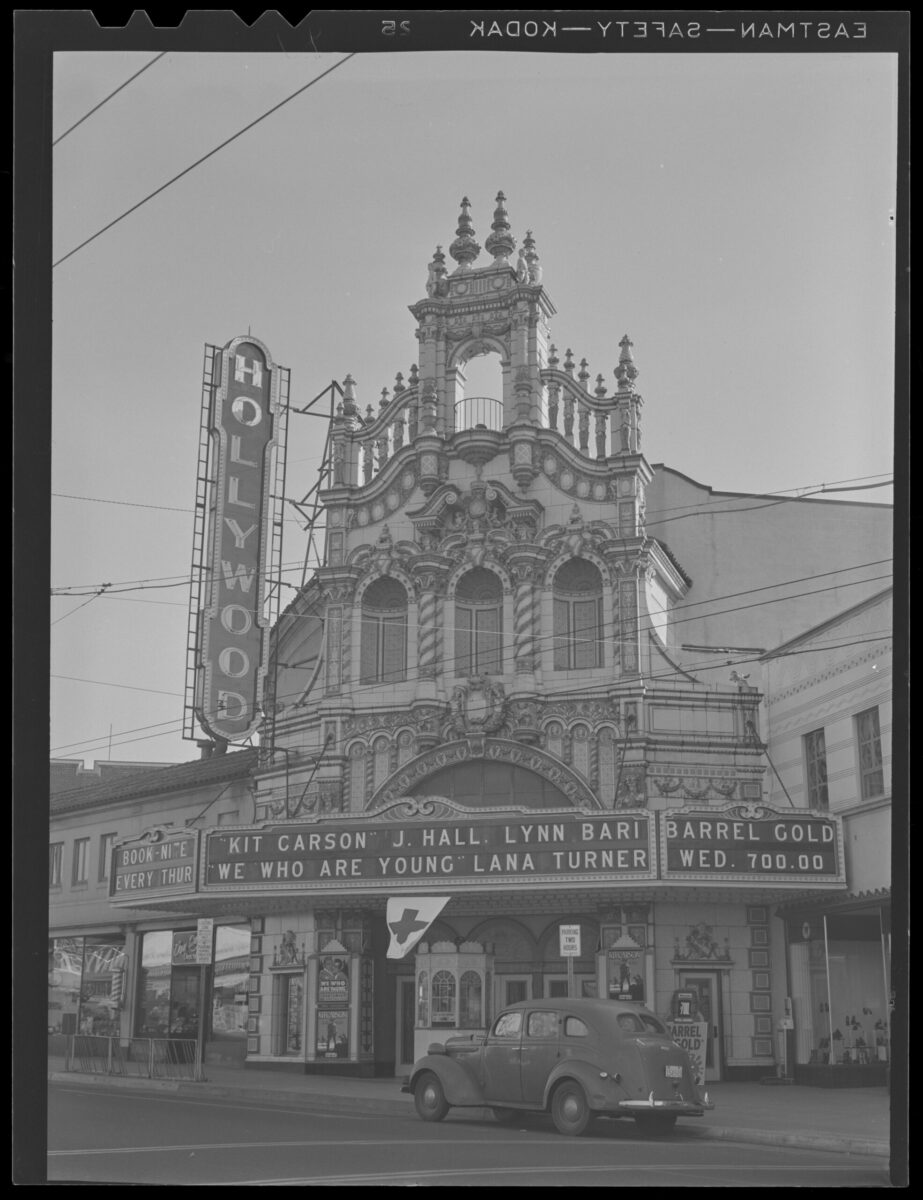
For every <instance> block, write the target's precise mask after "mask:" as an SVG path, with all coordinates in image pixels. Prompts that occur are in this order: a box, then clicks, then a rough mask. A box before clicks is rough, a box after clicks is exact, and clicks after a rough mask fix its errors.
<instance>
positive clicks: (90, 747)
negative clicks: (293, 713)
mask: <svg viewBox="0 0 923 1200" xmlns="http://www.w3.org/2000/svg"><path fill="white" fill-rule="evenodd" d="M890 637H891V635H890V634H887V635H885V636H883V637H870V638H858V639H856V640H854V641H850V642H841V643H840V644H839V645H829V646H824V647H823V650H824V651H829V650H846V649H849V648H851V647H853V646H865V645H869V644H871V643H872V642H881V641H889V640H890ZM820 652H821V649H820V648H818V647H807V648H804V649H801V650H786V651H784V652H783V653H781V654H777V655H775V656H774V657H775V658H791V657H794V656H796V655H799V654H817V653H820ZM752 661H753V660H752V658H740V659H736V660H733V661H730V662H729V663H728V664H727V665H728V666H741V665H743V664H744V663H747V662H752ZM699 665H700V666H701V667H705V666H714V663H713V662H711V663H708V664H706V663H704V662H703V663H702V664H699ZM679 674H685V669H677V670H674V671H662V672H654V673H653V674H651V675H646V676H644V677H643V679H642V680H641V682H642V683H644V682H657V681H658V680H661V679H668V678H671V677H672V676H674V675H679ZM92 682H100V681H99V680H94V681H92ZM113 686H115V685H113ZM123 686H124V685H123ZM372 686H375V687H378V688H380V687H381V686H382V685H381V684H377V685H372ZM612 687H613V681H611V680H610V681H608V682H606V683H599V684H589V685H586V686H583V687H579V688H562V689H559V690H557V691H555V693H554V695H553V696H549V697H548V699H549V701H553V700H556V699H558V698H559V697H562V696H576V695H585V694H586V693H588V692H597V691H600V690H606V691H608V690H611V688H612ZM139 690H146V689H139ZM363 690H369V689H368V688H364V689H363V688H355V689H353V691H354V693H356V692H360V691H363ZM167 694H169V695H173V694H175V693H167ZM299 694H300V693H295V692H293V693H291V694H290V696H284V697H282V698H283V699H290V698H292V697H293V696H295V695H299ZM160 724H164V725H166V724H173V722H167V721H164V722H161V723H160ZM157 727H158V726H157V725H139V726H138V727H137V729H125V730H122V733H135V732H141V731H143V730H146V729H155V728H157ZM182 729H183V723H182V722H180V721H178V722H177V723H176V726H175V728H174V729H166V730H163V731H162V732H161V733H152V734H147V735H145V736H144V737H141V738H125V739H123V740H121V741H116V742H115V743H114V744H115V745H116V746H123V745H130V744H132V743H134V742H143V741H150V740H152V739H154V738H159V737H174V736H175V735H176V734H179V733H181V732H182ZM107 741H108V735H105V734H101V735H100V736H99V737H98V738H89V739H87V740H86V741H85V742H68V743H66V744H65V745H63V746H58V747H55V748H54V749H53V750H52V753H56V752H58V751H60V750H72V752H73V753H75V754H81V753H92V752H93V751H94V750H101V749H103V748H104V747H105V746H106V745H107ZM165 765H166V764H165Z"/></svg>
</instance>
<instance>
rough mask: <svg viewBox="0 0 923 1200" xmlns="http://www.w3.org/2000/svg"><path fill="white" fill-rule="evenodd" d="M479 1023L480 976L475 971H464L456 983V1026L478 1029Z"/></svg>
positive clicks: (480, 1021)
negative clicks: (457, 983)
mask: <svg viewBox="0 0 923 1200" xmlns="http://www.w3.org/2000/svg"><path fill="white" fill-rule="evenodd" d="M481 1024H482V1016H481V977H480V975H479V974H478V973H477V971H465V972H464V974H463V975H462V977H461V982H460V983H459V985H458V1027H459V1029H478V1028H480V1026H481Z"/></svg>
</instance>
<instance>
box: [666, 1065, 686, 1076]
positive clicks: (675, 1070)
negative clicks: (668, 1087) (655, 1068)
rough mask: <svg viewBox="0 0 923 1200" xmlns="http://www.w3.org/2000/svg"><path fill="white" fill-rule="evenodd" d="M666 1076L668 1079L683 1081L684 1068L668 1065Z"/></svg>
mask: <svg viewBox="0 0 923 1200" xmlns="http://www.w3.org/2000/svg"><path fill="white" fill-rule="evenodd" d="M664 1074H665V1075H666V1077H667V1079H682V1077H683V1068H682V1067H679V1066H677V1065H676V1064H675V1063H668V1064H667V1066H666V1067H664Z"/></svg>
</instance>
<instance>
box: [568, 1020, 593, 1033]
mask: <svg viewBox="0 0 923 1200" xmlns="http://www.w3.org/2000/svg"><path fill="white" fill-rule="evenodd" d="M564 1035H565V1037H589V1035H590V1031H589V1029H587V1027H586V1025H584V1023H583V1022H582V1021H581V1020H580V1018H579V1017H565V1018H564Z"/></svg>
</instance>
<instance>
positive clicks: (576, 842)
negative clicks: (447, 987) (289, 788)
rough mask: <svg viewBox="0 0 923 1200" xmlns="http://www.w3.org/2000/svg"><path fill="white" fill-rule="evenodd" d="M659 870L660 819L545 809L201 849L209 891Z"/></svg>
mask: <svg viewBox="0 0 923 1200" xmlns="http://www.w3.org/2000/svg"><path fill="white" fill-rule="evenodd" d="M655 877H656V865H655V862H654V837H653V819H652V817H651V816H650V815H649V814H648V813H639V812H631V813H625V814H623V815H615V814H610V815H608V816H605V817H600V816H596V815H592V816H591V815H582V814H574V813H573V812H568V813H558V812H554V813H549V812H541V813H535V814H528V815H523V814H508V815H506V816H503V817H493V816H491V817H482V816H477V817H476V818H473V819H471V820H468V821H454V820H453V821H445V822H438V823H435V822H434V823H432V824H427V823H425V822H417V821H413V822H409V821H408V822H402V823H397V822H392V821H390V820H389V821H381V820H379V821H375V822H373V821H366V822H362V823H356V822H339V821H338V822H337V823H336V825H335V826H333V825H324V824H321V823H318V824H315V825H308V824H304V825H296V824H285V825H275V826H273V825H267V826H263V827H261V828H258V829H252V828H251V829H247V830H233V829H221V830H213V831H211V832H210V833H208V834H207V835H206V837H205V843H204V847H203V852H202V883H201V890H202V891H203V892H204V893H209V892H217V891H230V892H240V891H256V890H259V891H263V890H272V891H277V890H286V889H292V890H296V891H315V890H316V891H329V890H330V889H331V888H335V889H336V890H337V891H340V890H346V891H349V890H356V891H363V890H365V891H369V890H377V886H378V885H384V886H386V887H387V888H388V889H389V891H395V890H398V891H400V890H404V889H414V890H418V889H419V887H420V885H421V883H426V884H430V885H433V884H436V883H439V885H440V886H442V887H452V888H453V889H467V888H472V887H478V886H481V887H485V886H486V887H489V886H492V885H494V884H500V883H517V884H520V885H523V884H529V883H535V884H547V883H556V882H564V881H566V882H567V883H568V884H576V883H621V882H624V881H639V880H651V879H654V878H655Z"/></svg>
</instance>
